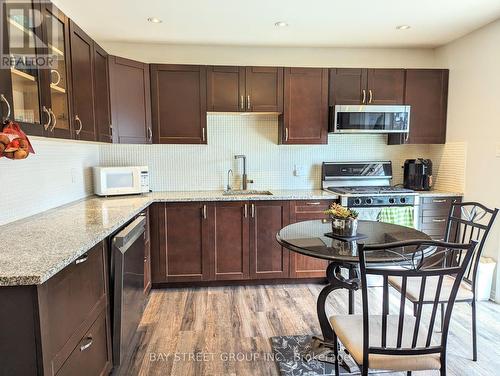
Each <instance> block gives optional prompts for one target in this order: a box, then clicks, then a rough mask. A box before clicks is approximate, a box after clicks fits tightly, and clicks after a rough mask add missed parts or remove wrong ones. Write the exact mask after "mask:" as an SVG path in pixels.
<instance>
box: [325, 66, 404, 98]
mask: <svg viewBox="0 0 500 376" xmlns="http://www.w3.org/2000/svg"><path fill="white" fill-rule="evenodd" d="M404 88H405V71H404V69H358V68H334V69H330V105H331V106H335V105H337V104H339V105H352V104H379V105H392V104H403V103H404Z"/></svg>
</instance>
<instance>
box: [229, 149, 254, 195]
mask: <svg viewBox="0 0 500 376" xmlns="http://www.w3.org/2000/svg"><path fill="white" fill-rule="evenodd" d="M234 159H243V175H242V182H241V189H242V190H244V191H246V190H247V188H248V183H253V180H248V179H247V157H246V155H243V154H239V155H235V156H234Z"/></svg>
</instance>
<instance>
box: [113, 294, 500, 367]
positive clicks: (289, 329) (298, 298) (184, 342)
mask: <svg viewBox="0 0 500 376" xmlns="http://www.w3.org/2000/svg"><path fill="white" fill-rule="evenodd" d="M322 287H323V286H322V285H318V284H299V285H261V286H232V287H205V288H172V289H158V290H152V292H151V295H150V299H149V302H148V305H147V307H146V310H145V312H144V316H143V318H142V321H141V323H140V325H139V328H138V330H137V334H136V337H135V343H134V346H133V348H132V349H131V350H130V352H129V354H127V357H126V360H125V362H124V363H123V364H122V366H121V367H120V368H119V369H118V370H115V371H114V374H115V375H127V376H128V375H144V376H149V375H151V376H156V375H162V376H163V375H174V376H191V375H193V376H222V375H224V376H228V375H234V376H247V375H248V376H260V375H272V376H277V375H279V373H278V370H277V367H276V364H275V362H274V360H273V357H272V350H271V344H270V341H269V338H270V337H272V336H275V335H293V334H319V333H320V328H319V323H318V320H317V316H316V299H317V296H318V294H319V292H320V291H321V288H322ZM379 290H380V291H379ZM370 294H371V295H372V296H373V297H375V298H378V299H380V297H381V289H377V288H374V289H371V291H370ZM397 299H398V297H397V295H396V293H395V292H394V291H392V290H391V306H393V305H395V304H397ZM355 306H356V311H357V312H361V296H360V294H359V293H356V304H355ZM370 311H371V312H373V313H380V312H381V305H380V307H379V306H378V305H373V306H370ZM327 312H328V313H330V314H345V313H347V293H346V292H345V291H340V292H335V293H333V294H332V295H331V296H330V298H329V299H328V302H327ZM408 313H411V307H410V305H409V304H408ZM470 314H471V311H470V306H469V305H468V304H458V305H456V307H455V310H454V313H453V317H452V321H451V326H450V334H449V344H448V375H453V376H455V375H457V376H458V375H460V376H461V375H481V376H486V375H498V374H499V371H498V370H499V369H500V321H499V319H498V317H500V306H499V305H497V304H494V303H492V302H480V303H478V346H479V360H478V362H473V361H472V360H471V357H472V348H471V347H472V346H471V321H470ZM401 374H402V373H399V375H401ZM437 374H438V373H437V372H414V375H417V376H418V375H437ZM384 375H391V374H387V373H385V374H384ZM394 375H397V373H395V374H394Z"/></svg>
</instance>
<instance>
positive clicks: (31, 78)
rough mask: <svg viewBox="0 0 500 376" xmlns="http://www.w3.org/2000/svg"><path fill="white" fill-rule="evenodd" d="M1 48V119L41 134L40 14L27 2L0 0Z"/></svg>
mask: <svg viewBox="0 0 500 376" xmlns="http://www.w3.org/2000/svg"><path fill="white" fill-rule="evenodd" d="M0 1H1V6H2V7H1V17H2V27H3V30H2V49H1V54H2V56H1V71H0V84H1V86H0V102H1V107H0V108H1V117H2V121H5V120H7V119H12V120H14V121H16V122H18V123H20V124H21V127H22V128H23V130H24V131H25V132H26V133H28V134H32V135H43V133H44V127H43V125H44V123H46V122H48V121H49V119H48V115H46V116H45V117H44V116H42V114H41V105H40V104H41V73H42V70H41V69H40V61H39V60H38V55H39V53H40V51H41V50H40V48H41V47H42V42H41V38H40V37H41V25H42V17H41V13H40V12H39V10H38V9H37V6H36V4H34V3H32V2H28V1H14V0H0Z"/></svg>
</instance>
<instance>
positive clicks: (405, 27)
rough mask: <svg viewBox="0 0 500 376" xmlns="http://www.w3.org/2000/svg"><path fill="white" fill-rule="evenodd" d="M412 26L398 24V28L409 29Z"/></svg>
mask: <svg viewBox="0 0 500 376" xmlns="http://www.w3.org/2000/svg"><path fill="white" fill-rule="evenodd" d="M410 28H411V26H410V25H398V26H396V29H397V30H408V29H410Z"/></svg>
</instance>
